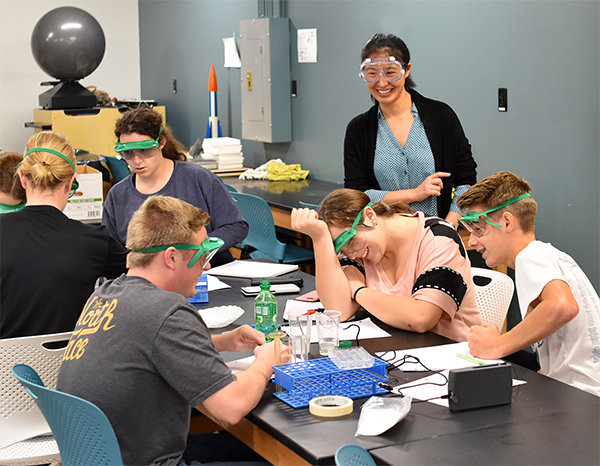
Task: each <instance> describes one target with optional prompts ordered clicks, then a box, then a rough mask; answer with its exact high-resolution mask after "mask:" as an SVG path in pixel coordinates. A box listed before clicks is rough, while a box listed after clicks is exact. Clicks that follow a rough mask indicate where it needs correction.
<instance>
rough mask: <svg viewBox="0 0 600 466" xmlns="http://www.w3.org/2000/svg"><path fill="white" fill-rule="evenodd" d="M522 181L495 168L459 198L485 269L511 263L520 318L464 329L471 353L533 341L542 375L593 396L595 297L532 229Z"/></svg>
mask: <svg viewBox="0 0 600 466" xmlns="http://www.w3.org/2000/svg"><path fill="white" fill-rule="evenodd" d="M530 190H531V188H530V186H529V183H527V182H526V181H525V180H523V179H521V178H519V177H517V176H516V175H514V174H513V173H509V172H499V173H496V174H495V175H492V176H488V177H487V178H485V179H483V180H481V181H479V182H478V183H477V184H475V185H473V186H471V188H469V189H468V190H467V192H465V193H464V194H463V195H462V196H460V198H459V199H458V206H459V207H460V209H461V210H463V212H464V211H467V210H468V211H469V213H468V214H467V215H465V216H463V217H461V218H460V219H459V222H460V223H461V224H462V225H463V226H464V227H465V228H466V229H467V230H468V231H469V232H470V233H471V235H470V238H469V246H471V247H473V248H475V249H476V250H477V251H478V252H479V253H481V255H482V257H483V259H484V260H485V262H486V264H487V265H488V266H489V267H494V266H497V265H501V264H502V265H506V266H508V267H511V268H513V269H515V281H516V287H517V296H518V298H519V307H520V309H521V314H522V317H523V321H522V322H521V323H519V324H518V325H517V326H515V327H514V328H513V329H512V330H510V331H509V332H507V333H504V334H500V332H499V331H498V328H497V327H496V326H495V325H494V324H486V323H484V324H482V325H480V326H479V325H478V326H473V327H471V330H470V332H469V336H468V339H469V348H470V351H471V353H472V354H473V355H474V356H477V357H480V358H486V359H497V358H502V357H505V356H507V355H509V354H512V353H514V352H516V351H518V350H521V349H523V348H525V347H527V346H529V345H534V349H535V350H536V352H537V355H538V359H539V362H540V366H541V371H540V372H541V373H542V374H544V375H547V376H549V377H552V378H554V379H557V380H560V381H562V382H564V383H567V384H569V385H573V386H575V387H577V388H581V389H582V390H586V391H588V392H590V393H593V394H595V395H597V396H600V336H599V332H600V299H599V298H598V294H597V293H596V291H595V290H594V287H593V286H592V284H591V283H590V281H589V279H588V278H587V276H586V275H585V273H584V272H583V271H582V270H581V268H580V267H579V266H578V265H577V263H576V262H575V261H574V260H573V259H572V258H571V257H570V256H568V255H567V254H565V253H564V252H562V251H560V250H558V249H556V248H555V247H553V246H552V245H551V244H549V243H543V242H541V241H537V240H536V238H535V234H534V224H535V215H536V211H537V203H536V202H535V201H534V200H533V198H532V197H531V195H530V194H529V192H530Z"/></svg>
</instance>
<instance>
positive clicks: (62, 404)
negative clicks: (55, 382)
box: [12, 364, 123, 466]
mask: <svg viewBox="0 0 600 466" xmlns="http://www.w3.org/2000/svg"><path fill="white" fill-rule="evenodd" d="M12 373H13V374H14V376H15V377H16V378H17V379H19V382H21V384H22V385H23V386H24V387H25V389H26V390H27V391H28V392H29V394H30V395H31V396H32V397H33V399H34V400H35V402H36V404H37V405H38V406H39V408H40V410H41V411H42V413H43V414H44V417H45V418H46V421H47V422H48V425H49V426H50V428H51V429H52V433H53V434H54V438H55V439H56V443H57V444H58V448H59V450H60V457H61V461H62V465H63V466H81V465H84V464H85V465H86V466H108V465H119V466H122V465H123V458H122V457H121V448H120V447H119V442H118V441H117V436H116V435H115V432H114V430H113V428H112V426H111V425H110V421H109V420H108V418H107V417H106V415H105V414H104V413H103V412H102V410H100V408H98V407H97V406H96V405H94V404H92V403H90V402H89V401H86V400H84V399H82V398H78V397H76V396H73V395H69V394H67V393H63V392H60V391H58V390H52V389H50V388H46V387H45V386H44V383H43V382H42V380H41V379H40V377H39V376H38V375H37V373H36V372H35V371H34V370H33V369H32V368H31V367H29V366H27V365H25V364H16V365H14V366H13V367H12Z"/></svg>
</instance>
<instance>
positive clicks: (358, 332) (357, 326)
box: [340, 324, 387, 362]
mask: <svg viewBox="0 0 600 466" xmlns="http://www.w3.org/2000/svg"><path fill="white" fill-rule="evenodd" d="M350 327H356V328H357V329H358V330H357V331H356V338H355V340H356V346H360V343H359V342H358V336H359V335H360V325H358V324H350V325H348V326H347V327H346V328H342V327H341V326H340V328H342V330H348V329H349V328H350ZM386 362H387V361H386Z"/></svg>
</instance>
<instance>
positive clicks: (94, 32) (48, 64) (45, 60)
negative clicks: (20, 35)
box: [31, 6, 106, 81]
mask: <svg viewBox="0 0 600 466" xmlns="http://www.w3.org/2000/svg"><path fill="white" fill-rule="evenodd" d="M105 46H106V41H105V39H104V32H103V31H102V27H100V24H99V23H98V21H96V19H95V18H94V17H93V16H92V15H90V14H89V13H87V12H86V11H84V10H81V9H79V8H75V7H69V6H67V7H61V8H56V9H54V10H52V11H49V12H48V13H46V14H45V15H44V16H42V18H41V19H40V20H39V21H38V22H37V24H36V25H35V27H34V28H33V33H32V34H31V51H32V52H33V57H34V58H35V61H36V63H37V64H38V65H39V66H40V68H41V69H42V70H44V71H45V72H46V73H48V74H49V75H50V76H53V77H54V78H56V79H60V80H61V81H74V80H77V79H82V78H84V77H86V76H88V75H89V74H91V73H92V72H93V71H94V70H95V69H96V68H98V66H99V65H100V62H101V61H102V58H103V57H104V50H105Z"/></svg>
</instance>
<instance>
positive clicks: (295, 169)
mask: <svg viewBox="0 0 600 466" xmlns="http://www.w3.org/2000/svg"><path fill="white" fill-rule="evenodd" d="M308 173H309V170H302V167H301V166H300V164H299V163H295V164H291V165H286V164H285V163H277V162H271V163H269V168H268V169H267V178H268V179H269V181H297V180H305V179H306V177H307V176H308Z"/></svg>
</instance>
